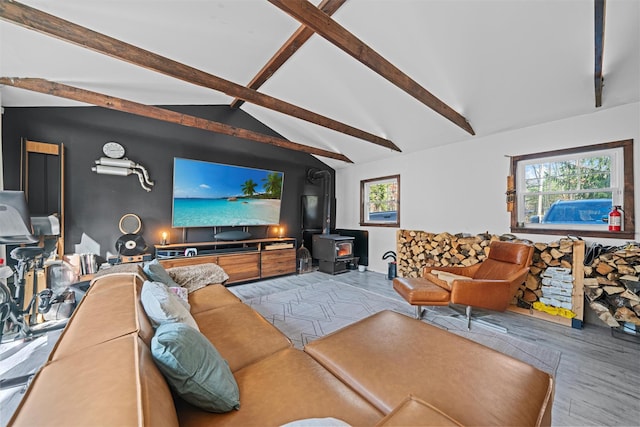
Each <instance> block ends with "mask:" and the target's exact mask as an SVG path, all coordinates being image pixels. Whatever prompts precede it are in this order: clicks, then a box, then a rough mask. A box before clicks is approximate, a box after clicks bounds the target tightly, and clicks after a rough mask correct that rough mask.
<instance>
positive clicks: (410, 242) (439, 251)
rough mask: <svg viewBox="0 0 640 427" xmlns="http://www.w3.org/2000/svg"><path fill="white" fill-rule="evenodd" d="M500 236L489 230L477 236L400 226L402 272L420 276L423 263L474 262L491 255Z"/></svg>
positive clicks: (399, 262)
mask: <svg viewBox="0 0 640 427" xmlns="http://www.w3.org/2000/svg"><path fill="white" fill-rule="evenodd" d="M499 239H500V237H499V236H496V235H491V234H489V233H485V234H478V235H476V236H465V235H462V234H449V233H439V234H434V233H427V232H425V231H417V230H399V231H398V238H397V255H398V259H397V262H398V275H399V276H400V277H420V276H421V275H422V268H423V267H427V266H428V267H443V266H460V267H462V266H471V265H474V264H477V263H478V262H480V261H482V260H484V259H485V258H486V257H487V253H488V246H489V244H490V243H491V241H493V240H499Z"/></svg>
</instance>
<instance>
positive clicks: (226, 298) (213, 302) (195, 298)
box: [189, 285, 242, 315]
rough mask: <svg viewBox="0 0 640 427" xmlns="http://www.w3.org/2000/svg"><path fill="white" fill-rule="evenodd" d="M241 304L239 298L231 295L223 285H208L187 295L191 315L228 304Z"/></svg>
mask: <svg viewBox="0 0 640 427" xmlns="http://www.w3.org/2000/svg"><path fill="white" fill-rule="evenodd" d="M241 303H242V301H240V298H238V297H237V296H235V295H234V294H233V293H231V292H230V291H229V290H228V289H227V288H225V287H224V285H209V286H206V287H204V288H202V289H198V290H197V291H193V292H191V293H190V294H189V304H190V305H191V314H192V315H196V314H197V313H201V312H203V311H207V310H211V309H214V308H220V307H224V306H226V305H229V304H241Z"/></svg>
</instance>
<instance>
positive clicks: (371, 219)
mask: <svg viewBox="0 0 640 427" xmlns="http://www.w3.org/2000/svg"><path fill="white" fill-rule="evenodd" d="M360 225H370V226H371V225H373V226H385V227H399V226H400V175H393V176H386V177H382V178H373V179H366V180H362V181H360Z"/></svg>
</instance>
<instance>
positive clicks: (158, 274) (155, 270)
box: [142, 259, 180, 287]
mask: <svg viewBox="0 0 640 427" xmlns="http://www.w3.org/2000/svg"><path fill="white" fill-rule="evenodd" d="M142 269H143V270H144V273H145V274H146V275H147V276H149V279H151V281H152V282H160V283H164V284H165V285H167V286H168V287H173V286H180V285H178V284H177V283H176V282H174V281H173V279H172V278H171V276H169V273H167V270H165V269H164V267H163V266H162V265H161V264H160V262H159V261H158V260H157V259H154V260H151V261H149V262H148V263H146V264H145V265H144V267H142Z"/></svg>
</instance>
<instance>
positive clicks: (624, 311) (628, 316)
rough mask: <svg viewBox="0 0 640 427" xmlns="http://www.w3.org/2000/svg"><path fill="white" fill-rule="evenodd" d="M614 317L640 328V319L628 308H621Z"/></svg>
mask: <svg viewBox="0 0 640 427" xmlns="http://www.w3.org/2000/svg"><path fill="white" fill-rule="evenodd" d="M613 317H614V318H615V319H616V320H618V321H621V322H628V323H633V324H634V325H636V326H640V318H638V316H636V314H635V313H634V312H633V311H632V310H631V309H629V308H627V307H620V308H618V309H617V310H616V312H615V314H614V315H613Z"/></svg>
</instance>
